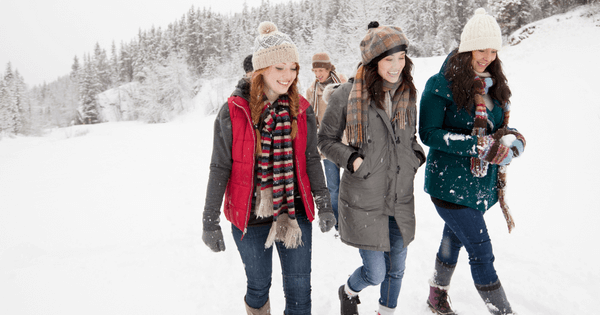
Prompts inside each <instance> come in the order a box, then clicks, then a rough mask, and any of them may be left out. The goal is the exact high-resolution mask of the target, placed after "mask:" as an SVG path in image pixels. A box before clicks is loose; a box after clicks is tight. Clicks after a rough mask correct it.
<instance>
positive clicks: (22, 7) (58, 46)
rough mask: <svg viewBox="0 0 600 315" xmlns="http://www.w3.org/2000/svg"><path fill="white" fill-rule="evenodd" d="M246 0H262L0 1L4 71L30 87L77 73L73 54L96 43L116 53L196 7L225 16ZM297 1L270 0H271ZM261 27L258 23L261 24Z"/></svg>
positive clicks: (252, 1) (253, 1)
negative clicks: (121, 46) (16, 74)
mask: <svg viewBox="0 0 600 315" xmlns="http://www.w3.org/2000/svg"><path fill="white" fill-rule="evenodd" d="M244 1H245V2H246V3H247V4H248V6H249V7H258V6H259V5H260V3H261V0H196V1H192V0H168V1H165V0H163V1H156V0H103V1H97V0H92V1H86V0H6V1H2V5H0V74H4V73H5V70H6V64H7V63H8V62H11V64H12V69H13V71H15V69H17V70H19V73H20V74H21V76H22V77H23V78H24V79H25V83H27V84H28V85H29V86H30V87H31V86H33V85H37V84H42V83H43V82H44V81H45V82H47V83H50V82H52V81H54V80H56V79H57V78H58V77H60V76H63V75H67V74H69V72H70V71H71V65H72V64H73V57H75V55H77V57H78V58H79V59H80V61H81V60H82V57H83V54H85V53H93V51H94V46H95V44H96V42H98V43H99V44H100V46H101V47H102V48H104V49H106V51H107V53H108V55H109V57H110V49H111V45H112V42H113V40H114V41H115V44H116V45H117V48H118V47H119V44H120V42H121V41H124V42H126V43H128V42H129V41H130V40H132V39H133V38H135V37H136V36H137V33H138V30H139V29H140V28H141V29H142V30H149V29H150V28H151V27H152V25H154V26H155V27H156V28H158V27H159V26H160V27H161V28H162V29H163V30H164V29H165V28H166V27H167V26H168V25H169V23H172V22H174V21H175V20H179V19H180V18H181V17H182V16H183V15H184V14H186V13H187V11H188V10H189V9H190V8H191V7H192V5H193V6H194V7H196V8H204V7H206V8H210V9H211V11H212V12H219V13H223V14H229V13H235V12H241V10H242V6H243V3H244ZM289 1H291V0H270V1H269V2H270V3H271V4H275V3H281V2H289ZM257 26H258V25H257Z"/></svg>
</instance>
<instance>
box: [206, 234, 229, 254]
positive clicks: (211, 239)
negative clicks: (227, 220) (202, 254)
mask: <svg viewBox="0 0 600 315" xmlns="http://www.w3.org/2000/svg"><path fill="white" fill-rule="evenodd" d="M202 241H204V244H206V246H208V247H209V248H210V249H211V250H212V251H213V252H216V253H218V252H222V251H225V241H224V240H223V232H221V228H219V229H218V230H215V231H207V230H203V231H202Z"/></svg>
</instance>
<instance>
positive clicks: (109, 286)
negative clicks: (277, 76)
mask: <svg viewBox="0 0 600 315" xmlns="http://www.w3.org/2000/svg"><path fill="white" fill-rule="evenodd" d="M589 12H592V13H591V14H590V13H589ZM598 51H600V10H599V9H598V7H597V6H596V8H594V9H593V10H591V9H590V7H583V8H580V9H578V10H576V11H573V12H570V13H567V14H563V15H559V16H554V17H551V18H548V19H545V20H542V21H538V22H536V23H535V28H534V31H533V32H532V33H531V34H528V38H526V39H524V40H522V41H521V42H520V43H519V44H518V45H516V46H506V47H504V48H503V49H502V50H501V51H500V54H499V56H500V58H501V59H502V60H503V63H504V67H505V69H506V72H507V77H508V79H509V84H510V86H511V89H512V91H513V97H512V112H511V125H512V126H513V127H516V128H518V129H519V130H520V131H521V132H522V133H523V134H524V135H525V137H526V138H527V148H526V151H525V153H524V155H523V156H522V157H520V158H519V159H517V160H515V161H514V162H513V163H512V164H511V166H510V167H509V173H508V197H507V198H508V203H509V205H510V206H511V209H512V213H513V216H514V218H515V221H516V229H515V230H514V231H513V232H512V233H511V234H508V232H507V228H506V224H505V222H504V218H503V217H502V213H501V211H500V209H499V207H498V206H495V207H493V208H492V209H491V210H490V211H489V212H488V213H487V214H486V220H487V223H488V228H489V231H490V235H491V237H492V239H493V244H494V252H495V254H496V268H497V270H498V274H499V276H500V279H501V281H502V283H503V285H504V287H505V290H506V292H507V295H508V298H509V299H510V301H511V303H512V305H513V308H514V309H515V310H516V311H517V312H518V313H519V314H525V315H527V314H544V315H548V314H561V315H564V314H578V315H579V314H597V313H598V310H597V308H598V306H597V302H596V299H597V296H598V294H597V291H596V289H597V284H598V283H600V271H599V270H600V268H598V266H597V258H598V254H597V253H596V250H595V249H594V248H595V247H594V246H595V245H594V244H595V242H596V241H597V240H598V239H600V232H599V230H598V223H599V222H600V211H599V210H600V206H599V205H598V203H597V200H596V199H597V196H598V195H599V193H600V166H599V165H598V163H597V160H598V157H599V156H600V139H599V135H600V106H599V104H600V101H599V100H598V96H597V95H596V93H594V92H596V90H597V87H596V85H597V84H596V82H597V81H598V80H597V78H596V76H595V75H596V73H597V72H598V70H600V59H599V58H598ZM443 60H444V58H443V57H435V58H425V59H416V60H414V62H415V74H414V77H415V80H416V85H417V88H418V89H419V90H422V89H423V87H424V84H425V81H426V80H427V78H428V77H429V76H431V75H432V74H434V73H436V72H438V70H439V67H440V66H441V64H442V62H443ZM308 69H309V66H308V65H306V66H303V67H302V70H301V71H303V77H305V78H306V77H308V76H309V75H310V71H309V70H308ZM206 86H207V87H208V86H209V85H208V84H207V85H206ZM232 88H233V86H232ZM209 90H210V89H209V88H206V89H205V90H203V92H202V93H201V94H200V95H199V96H198V97H197V98H196V105H197V107H198V108H197V109H196V111H195V112H192V113H190V114H188V115H186V116H183V117H180V118H179V119H177V120H176V121H174V122H171V123H167V124H152V125H146V124H141V123H136V122H120V123H106V124H100V125H93V126H72V127H69V128H66V129H58V130H54V131H53V132H52V133H51V134H49V135H48V136H45V137H42V138H33V137H29V138H24V137H17V138H15V139H11V138H4V139H2V141H0V192H1V195H0V196H1V197H0V314H9V315H13V314H14V315H30V314H44V315H46V314H61V315H64V314H69V315H71V314H73V315H75V314H87V315H95V314H98V315H106V314H123V315H132V314H140V315H142V314H143V315H149V314H169V315H170V314H177V315H188V314H189V315H191V314H223V315H239V314H244V313H245V311H244V303H243V296H244V292H245V285H246V281H245V276H244V271H243V267H242V263H241V260H240V257H239V254H238V252H237V250H236V248H235V244H234V243H233V239H232V236H231V233H230V225H229V224H228V223H226V222H225V220H224V217H223V221H224V223H222V227H223V230H224V233H225V242H226V246H227V250H226V251H225V252H223V253H218V254H216V253H213V252H211V251H210V250H209V249H208V248H207V247H206V246H204V244H203V243H202V240H201V231H202V226H201V222H202V221H201V215H202V208H203V205H204V197H205V196H204V195H205V191H206V181H207V179H208V165H209V160H210V153H211V146H212V124H213V121H214V115H208V116H205V109H204V107H203V106H204V105H205V104H206V103H208V102H211V104H212V103H215V102H220V100H217V101H215V100H214V99H213V97H215V94H214V90H213V91H212V92H211V91H209ZM221 94H222V93H221ZM415 186H416V187H417V188H416V190H415V197H416V204H417V235H416V240H415V241H414V242H413V243H412V244H411V245H410V247H409V254H408V258H407V270H406V274H405V278H404V282H403V286H402V291H401V293H400V300H399V306H398V312H397V314H413V315H425V314H431V313H430V312H429V310H428V309H427V308H426V305H425V300H426V298H427V294H428V284H427V281H428V279H429V277H430V276H431V273H432V270H433V263H434V259H435V253H436V251H437V247H438V245H439V241H440V237H441V232H442V227H443V222H442V220H441V219H440V218H439V217H438V215H437V213H436V212H435V210H434V208H433V205H432V204H431V202H430V200H429V197H428V195H426V194H425V193H424V192H423V189H422V187H423V170H422V169H421V170H419V172H418V174H417V177H416V184H415ZM315 224H316V223H315ZM313 246H314V248H313V264H312V266H313V273H312V288H313V296H312V299H313V314H315V315H326V314H328V315H330V314H339V310H338V309H339V302H338V297H337V288H338V287H339V286H340V285H341V284H342V283H344V281H345V280H346V279H347V277H348V275H349V274H350V273H351V272H352V271H353V270H354V269H355V268H356V267H358V266H359V264H360V257H359V254H358V251H357V250H356V249H354V248H351V247H349V246H346V245H344V244H342V243H341V242H340V241H339V240H338V239H336V238H335V237H334V233H333V232H329V233H326V234H323V233H321V232H320V231H319V230H318V228H315V229H314V230H313ZM274 266H275V268H276V270H275V271H274V275H273V285H272V290H271V296H270V297H271V306H272V312H273V314H281V313H282V311H283V293H282V289H281V276H280V272H279V270H278V269H277V268H278V263H275V264H274ZM450 295H451V299H452V303H453V306H454V308H455V309H456V310H457V311H458V312H459V313H460V314H461V315H481V314H486V313H487V310H486V308H485V306H484V304H483V302H482V301H481V300H480V298H479V296H478V294H477V292H476V290H475V288H474V286H473V282H472V280H471V275H470V271H469V266H468V259H467V254H466V252H465V251H463V252H462V253H461V257H460V261H459V265H458V267H457V270H456V272H455V275H454V278H453V282H452V288H451V291H450ZM377 298H378V289H375V288H368V289H366V290H364V291H363V292H362V293H361V301H362V304H360V306H359V310H360V312H361V314H375V310H376V308H377Z"/></svg>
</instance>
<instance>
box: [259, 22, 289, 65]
mask: <svg viewBox="0 0 600 315" xmlns="http://www.w3.org/2000/svg"><path fill="white" fill-rule="evenodd" d="M299 59H300V58H299V56H298V49H297V48H296V45H295V44H294V42H292V39H291V38H290V37H289V36H288V35H286V34H284V33H282V32H280V31H279V30H277V26H275V24H273V23H272V22H268V21H266V22H262V23H260V25H259V26H258V37H256V39H255V40H254V53H253V54H252V66H253V67H254V70H260V69H263V68H266V67H269V66H272V65H274V64H278V63H282V62H298V60H299Z"/></svg>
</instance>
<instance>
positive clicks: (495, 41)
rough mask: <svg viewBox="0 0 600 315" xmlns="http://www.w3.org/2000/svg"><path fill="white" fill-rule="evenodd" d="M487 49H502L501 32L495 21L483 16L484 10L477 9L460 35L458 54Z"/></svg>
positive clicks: (488, 16) (490, 17) (485, 15)
mask: <svg viewBox="0 0 600 315" xmlns="http://www.w3.org/2000/svg"><path fill="white" fill-rule="evenodd" d="M488 48H492V49H496V50H500V48H502V32H501V31H500V26H499V25H498V22H496V19H494V18H493V17H492V16H490V15H487V14H485V9H484V8H479V9H477V10H475V15H474V16H473V17H472V18H471V19H470V20H469V21H468V22H467V24H466V25H465V28H464V29H463V32H462V34H461V35H460V45H459V46H458V52H459V53H461V52H465V51H473V50H479V49H488Z"/></svg>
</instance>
